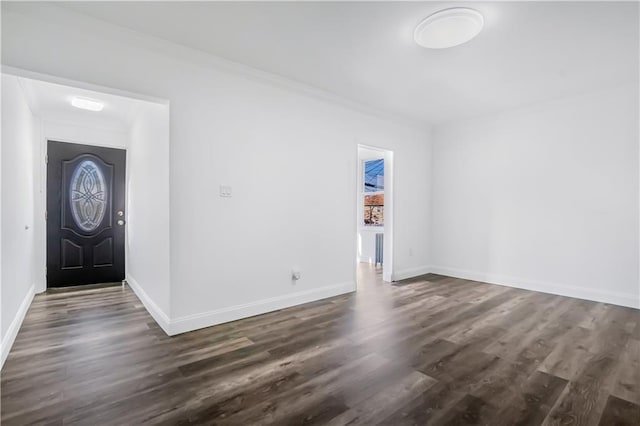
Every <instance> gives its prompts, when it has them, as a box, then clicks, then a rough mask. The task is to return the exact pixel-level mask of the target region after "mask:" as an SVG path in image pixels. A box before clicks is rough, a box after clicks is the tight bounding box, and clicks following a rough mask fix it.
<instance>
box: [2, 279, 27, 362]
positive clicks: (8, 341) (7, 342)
mask: <svg viewBox="0 0 640 426" xmlns="http://www.w3.org/2000/svg"><path fill="white" fill-rule="evenodd" d="M33 296H35V287H34V285H33V284H31V287H29V290H27V294H26V295H25V296H24V299H22V303H21V304H20V307H19V308H18V312H16V316H15V317H13V321H11V324H10V325H9V328H8V329H7V333H6V334H5V335H4V337H3V338H2V345H1V346H2V355H1V356H2V360H0V368H2V366H4V362H5V361H6V359H7V357H8V356H9V351H11V347H12V346H13V342H15V340H16V336H17V335H18V331H20V327H21V326H22V321H24V317H25V315H27V311H28V310H29V306H31V302H32V301H33Z"/></svg>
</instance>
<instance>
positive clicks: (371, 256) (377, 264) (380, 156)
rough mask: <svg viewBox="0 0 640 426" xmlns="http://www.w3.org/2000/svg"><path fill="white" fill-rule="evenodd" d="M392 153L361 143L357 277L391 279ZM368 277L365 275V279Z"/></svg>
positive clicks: (359, 151)
mask: <svg viewBox="0 0 640 426" xmlns="http://www.w3.org/2000/svg"><path fill="white" fill-rule="evenodd" d="M392 173H393V152H392V151H390V150H387V149H383V148H376V147H371V146H366V145H358V178H357V180H356V182H357V196H356V200H357V208H356V212H357V213H356V229H357V236H356V238H357V244H356V250H357V253H356V259H357V270H356V277H357V278H358V279H357V281H358V285H360V284H361V281H363V280H366V281H367V282H372V281H386V282H391V271H392V267H393V265H392V262H393V179H392V178H393V175H392ZM365 276H366V278H365Z"/></svg>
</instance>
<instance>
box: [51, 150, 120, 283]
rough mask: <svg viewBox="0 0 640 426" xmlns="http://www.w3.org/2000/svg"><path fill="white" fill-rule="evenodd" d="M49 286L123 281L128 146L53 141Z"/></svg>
mask: <svg viewBox="0 0 640 426" xmlns="http://www.w3.org/2000/svg"><path fill="white" fill-rule="evenodd" d="M47 150H48V151H47V156H48V157H47V158H48V160H47V286H48V287H64V286H72V285H80V284H95V283H106V282H115V281H122V280H123V279H124V273H125V271H124V241H125V217H126V215H125V210H124V207H125V165H126V151H124V150H122V149H113V148H102V147H96V146H89V145H79V144H72V143H63V142H54V141H49V142H48V146H47Z"/></svg>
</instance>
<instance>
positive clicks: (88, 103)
mask: <svg viewBox="0 0 640 426" xmlns="http://www.w3.org/2000/svg"><path fill="white" fill-rule="evenodd" d="M71 105H73V106H74V107H76V108H80V109H86V110H88V111H102V108H104V104H103V103H102V102H99V101H94V100H93V99H89V98H81V97H78V96H76V97H75V98H73V99H71Z"/></svg>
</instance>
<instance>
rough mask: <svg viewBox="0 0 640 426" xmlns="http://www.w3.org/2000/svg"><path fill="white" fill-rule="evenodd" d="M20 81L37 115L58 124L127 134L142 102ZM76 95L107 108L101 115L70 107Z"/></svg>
mask: <svg viewBox="0 0 640 426" xmlns="http://www.w3.org/2000/svg"><path fill="white" fill-rule="evenodd" d="M18 81H19V82H20V86H21V87H22V89H23V91H24V94H25V97H26V98H27V103H28V104H29V108H31V111H32V112H33V113H34V115H36V116H38V117H40V118H43V119H45V120H50V121H56V122H58V123H70V124H74V125H77V124H80V125H83V126H90V127H94V128H99V129H109V130H117V131H128V130H129V129H130V127H131V125H132V124H133V121H134V120H135V119H136V117H137V114H138V112H139V110H140V106H141V105H142V103H143V101H138V100H135V99H131V98H126V97H122V96H116V95H110V94H106V93H101V92H94V91H92V90H86V89H78V88H75V87H71V86H65V85H60V84H54V83H48V82H45V81H40V80H32V79H29V78H23V77H20V78H19V79H18ZM75 96H80V97H85V98H89V99H94V100H97V101H100V102H102V103H104V109H103V110H102V111H100V112H93V111H87V110H83V109H78V108H76V107H74V106H72V105H71V99H72V98H73V97H75Z"/></svg>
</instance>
